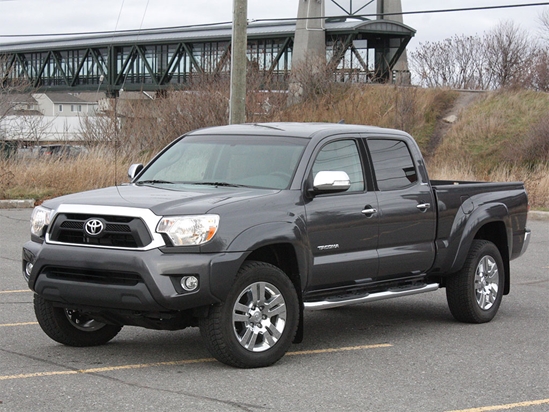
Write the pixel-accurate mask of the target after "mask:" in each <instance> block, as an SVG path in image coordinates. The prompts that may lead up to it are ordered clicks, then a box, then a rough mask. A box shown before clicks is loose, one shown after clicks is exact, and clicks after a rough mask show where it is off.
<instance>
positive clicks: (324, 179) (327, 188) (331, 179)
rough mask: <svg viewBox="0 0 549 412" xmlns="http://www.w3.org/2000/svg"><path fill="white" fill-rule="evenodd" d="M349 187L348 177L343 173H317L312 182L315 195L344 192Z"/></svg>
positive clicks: (349, 180)
mask: <svg viewBox="0 0 549 412" xmlns="http://www.w3.org/2000/svg"><path fill="white" fill-rule="evenodd" d="M350 187H351V179H350V178H349V175H348V174H347V173H345V172H343V171H330V172H328V171H322V172H318V173H317V174H316V176H315V179H314V182H313V190H314V192H315V193H337V192H345V191H346V190H349V188H350Z"/></svg>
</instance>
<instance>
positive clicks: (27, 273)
mask: <svg viewBox="0 0 549 412" xmlns="http://www.w3.org/2000/svg"><path fill="white" fill-rule="evenodd" d="M33 267H34V265H33V264H32V262H27V264H26V265H25V278H26V279H27V280H29V279H30V276H31V273H32V268H33Z"/></svg>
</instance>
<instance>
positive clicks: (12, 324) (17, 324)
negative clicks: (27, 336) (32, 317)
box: [0, 322, 38, 328]
mask: <svg viewBox="0 0 549 412" xmlns="http://www.w3.org/2000/svg"><path fill="white" fill-rule="evenodd" d="M27 325H38V322H20V323H2V324H0V328H3V327H10V326H27Z"/></svg>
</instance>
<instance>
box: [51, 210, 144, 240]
mask: <svg viewBox="0 0 549 412" xmlns="http://www.w3.org/2000/svg"><path fill="white" fill-rule="evenodd" d="M90 219H97V220H100V221H101V222H102V223H103V224H104V230H103V231H102V232H101V233H100V234H99V235H97V236H90V235H89V234H88V233H86V230H85V224H86V222H87V221H88V220H90ZM50 240H51V241H55V242H61V243H70V244H76V245H97V246H111V247H124V248H140V247H145V246H147V245H148V244H149V243H151V242H152V237H151V235H150V233H149V231H148V229H147V227H146V226H145V223H144V222H143V221H142V220H141V219H140V218H137V217H126V216H106V215H88V214H76V213H61V214H59V215H58V216H57V217H56V219H55V221H54V222H53V224H52V227H51V230H50Z"/></svg>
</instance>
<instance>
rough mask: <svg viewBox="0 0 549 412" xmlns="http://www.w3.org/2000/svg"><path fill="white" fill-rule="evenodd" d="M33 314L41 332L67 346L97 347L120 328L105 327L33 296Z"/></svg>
mask: <svg viewBox="0 0 549 412" xmlns="http://www.w3.org/2000/svg"><path fill="white" fill-rule="evenodd" d="M34 313H35V314H36V319H37V320H38V323H39V324H40V327H41V328H42V330H43V331H44V332H45V333H46V335H48V336H49V337H50V338H52V339H53V340H54V341H56V342H59V343H62V344H63V345H67V346H80V347H82V346H98V345H103V344H105V343H107V342H108V341H110V340H111V339H112V338H114V337H115V336H116V335H117V334H118V332H120V330H121V329H122V327H121V326H116V325H107V324H105V323H102V322H99V321H96V320H95V319H93V318H91V317H89V316H87V315H85V314H83V313H80V312H78V311H75V310H69V309H65V308H60V307H56V306H54V305H53V304H52V303H51V302H50V301H48V300H45V299H44V298H42V297H41V296H39V295H36V294H35V295H34Z"/></svg>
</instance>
